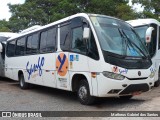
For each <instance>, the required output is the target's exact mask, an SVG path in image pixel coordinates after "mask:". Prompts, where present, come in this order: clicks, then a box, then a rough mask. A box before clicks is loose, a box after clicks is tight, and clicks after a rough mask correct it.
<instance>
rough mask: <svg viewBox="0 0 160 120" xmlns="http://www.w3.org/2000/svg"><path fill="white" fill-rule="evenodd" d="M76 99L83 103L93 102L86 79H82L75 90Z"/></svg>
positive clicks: (93, 98) (89, 103)
mask: <svg viewBox="0 0 160 120" xmlns="http://www.w3.org/2000/svg"><path fill="white" fill-rule="evenodd" d="M77 95H78V99H79V101H80V103H81V104H83V105H91V104H93V103H94V102H95V97H93V96H91V95H90V91H89V85H88V83H87V81H86V80H82V81H81V82H80V85H79V87H78V90H77Z"/></svg>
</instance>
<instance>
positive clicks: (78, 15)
mask: <svg viewBox="0 0 160 120" xmlns="http://www.w3.org/2000/svg"><path fill="white" fill-rule="evenodd" d="M82 16H83V17H86V18H87V17H88V16H100V17H108V18H113V19H117V20H120V19H118V18H114V17H111V16H106V15H100V14H89V13H77V14H75V15H72V16H69V17H66V18H63V19H60V20H58V21H55V22H52V23H50V24H47V25H44V26H41V27H39V28H37V29H34V30H31V31H28V32H24V33H23V32H22V33H20V34H18V36H15V37H12V38H10V39H8V40H12V39H15V38H17V37H22V36H24V35H27V34H30V33H33V32H36V31H39V30H42V29H45V28H48V27H51V26H53V25H56V24H59V23H61V22H64V21H67V20H69V19H72V18H75V17H82ZM120 21H123V20H120ZM124 22H125V21H124Z"/></svg>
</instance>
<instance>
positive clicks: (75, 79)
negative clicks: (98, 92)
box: [71, 73, 92, 95]
mask: <svg viewBox="0 0 160 120" xmlns="http://www.w3.org/2000/svg"><path fill="white" fill-rule="evenodd" d="M71 78H72V79H71V90H72V91H73V92H75V91H77V89H78V86H79V84H80V81H81V80H85V81H86V82H87V83H88V85H89V89H90V94H91V95H92V84H91V78H90V77H89V75H86V74H85V73H75V74H73V75H72V77H71Z"/></svg>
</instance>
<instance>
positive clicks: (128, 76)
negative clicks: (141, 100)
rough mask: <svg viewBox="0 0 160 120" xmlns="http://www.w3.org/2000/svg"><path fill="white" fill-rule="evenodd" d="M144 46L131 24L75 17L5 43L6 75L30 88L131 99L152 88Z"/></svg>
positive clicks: (83, 97) (83, 98)
mask: <svg viewBox="0 0 160 120" xmlns="http://www.w3.org/2000/svg"><path fill="white" fill-rule="evenodd" d="M154 73H155V71H154V68H153V66H152V61H151V59H150V56H149V53H148V51H147V49H146V46H145V45H144V44H142V42H141V40H140V38H139V37H138V36H137V34H135V32H134V30H133V29H132V27H131V25H129V24H128V23H126V22H124V21H122V20H120V19H117V18H113V17H109V16H105V15H98V14H86V13H78V14H75V15H72V16H69V17H67V18H64V19H61V20H58V21H56V22H53V23H51V24H48V25H45V26H42V27H40V28H38V29H35V30H31V31H29V32H26V33H24V34H19V36H18V37H12V38H10V39H9V40H8V42H7V48H6V58H5V75H6V76H7V77H8V78H11V79H14V80H17V81H19V83H20V87H21V88H22V89H27V88H28V87H29V86H30V84H36V85H42V86H47V87H52V88H58V89H62V90H67V91H73V92H77V95H78V99H79V101H80V102H81V103H82V104H85V105H88V104H92V103H94V101H95V98H96V97H119V98H123V99H130V98H131V97H132V96H133V95H138V94H140V93H142V92H146V91H149V90H150V89H151V88H152V87H153V85H154Z"/></svg>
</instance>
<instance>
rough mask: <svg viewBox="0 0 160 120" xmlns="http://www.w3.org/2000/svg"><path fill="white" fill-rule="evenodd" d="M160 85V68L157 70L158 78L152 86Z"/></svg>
mask: <svg viewBox="0 0 160 120" xmlns="http://www.w3.org/2000/svg"><path fill="white" fill-rule="evenodd" d="M159 85H160V70H159V72H158V80H157V81H156V82H155V83H154V87H158V86H159Z"/></svg>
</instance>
